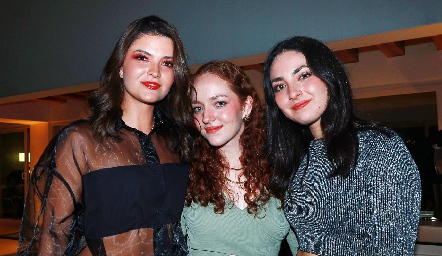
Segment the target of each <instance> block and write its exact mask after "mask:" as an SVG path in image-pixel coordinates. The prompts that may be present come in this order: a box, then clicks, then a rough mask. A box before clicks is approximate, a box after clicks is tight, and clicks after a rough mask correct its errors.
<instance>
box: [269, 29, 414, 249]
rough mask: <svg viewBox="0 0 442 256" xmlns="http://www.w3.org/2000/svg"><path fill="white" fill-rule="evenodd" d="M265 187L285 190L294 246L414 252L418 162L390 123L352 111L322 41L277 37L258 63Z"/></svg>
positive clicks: (344, 82)
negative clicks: (267, 167) (268, 172)
mask: <svg viewBox="0 0 442 256" xmlns="http://www.w3.org/2000/svg"><path fill="white" fill-rule="evenodd" d="M264 91H265V99H266V103H267V125H268V143H267V144H268V151H269V158H270V159H271V165H272V168H273V169H274V170H275V173H274V175H273V177H272V180H271V185H272V186H271V188H272V189H273V191H275V193H276V195H278V196H283V195H285V203H284V211H285V215H286V217H287V219H288V221H289V222H290V224H291V226H292V227H293V228H294V230H295V232H296V235H297V236H298V241H299V250H300V251H299V253H298V255H413V254H414V244H415V241H416V235H417V227H418V221H419V211H420V194H421V187H420V180H419V172H418V170H417V167H416V165H415V163H414V161H413V159H412V157H411V155H410V153H409V152H408V150H407V148H406V146H405V144H404V143H403V141H402V139H401V138H400V137H399V136H398V135H397V134H396V133H395V132H393V131H392V130H390V129H388V128H385V127H381V126H378V125H376V124H375V123H373V122H371V121H365V120H362V119H360V118H358V116H357V113H356V110H355V107H354V104H353V97H352V91H351V86H350V82H349V80H348V78H347V74H346V71H345V69H344V66H343V65H342V64H341V62H340V61H339V60H338V59H337V58H336V56H335V55H334V53H333V51H331V50H330V49H329V48H328V47H327V46H326V45H324V44H323V43H322V42H320V41H318V40H316V39H312V38H308V37H302V36H296V37H292V38H289V39H286V40H284V41H281V42H279V43H278V44H277V45H276V46H274V47H273V49H272V50H271V51H270V53H269V55H268V57H267V59H266V62H265V67H264Z"/></svg>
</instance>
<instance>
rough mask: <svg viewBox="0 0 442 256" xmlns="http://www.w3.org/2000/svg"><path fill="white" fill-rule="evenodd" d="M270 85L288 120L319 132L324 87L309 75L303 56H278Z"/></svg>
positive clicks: (325, 99) (292, 53) (324, 103)
mask: <svg viewBox="0 0 442 256" xmlns="http://www.w3.org/2000/svg"><path fill="white" fill-rule="evenodd" d="M270 81H271V82H272V88H273V92H274V96H275V101H276V104H277V105H278V107H279V109H281V111H282V113H284V115H285V116H286V117H287V118H289V119H290V120H292V121H294V122H297V123H299V124H302V125H307V126H309V128H310V130H319V131H322V129H321V126H320V125H321V116H322V114H323V113H324V111H325V109H326V108H327V104H328V89H327V85H326V84H325V83H324V82H323V81H322V80H321V79H319V78H318V77H317V76H315V75H314V74H313V73H312V72H311V70H310V68H309V67H308V66H307V63H306V60H305V57H304V55H303V54H302V53H300V52H296V51H286V52H283V53H281V54H280V55H278V56H277V57H276V58H275V60H274V61H273V64H272V66H271V67H270Z"/></svg>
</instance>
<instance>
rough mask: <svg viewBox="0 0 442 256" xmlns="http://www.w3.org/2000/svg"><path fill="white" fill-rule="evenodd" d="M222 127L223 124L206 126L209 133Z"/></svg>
mask: <svg viewBox="0 0 442 256" xmlns="http://www.w3.org/2000/svg"><path fill="white" fill-rule="evenodd" d="M221 128H222V126H212V127H207V128H205V130H206V132H207V133H214V132H217V131H219V130H220V129H221Z"/></svg>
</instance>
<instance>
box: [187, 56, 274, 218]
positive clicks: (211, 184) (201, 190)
mask: <svg viewBox="0 0 442 256" xmlns="http://www.w3.org/2000/svg"><path fill="white" fill-rule="evenodd" d="M203 74H213V75H215V76H217V77H219V78H221V79H223V80H224V81H226V82H227V83H228V84H229V85H230V89H231V90H232V91H233V92H234V93H235V94H236V95H237V96H238V98H239V101H240V103H242V104H244V103H245V101H246V99H247V96H249V95H250V96H251V97H252V98H253V103H252V111H251V113H250V120H249V121H247V122H245V123H244V131H243V133H242V134H241V136H240V139H239V142H240V145H241V156H240V158H239V159H240V161H241V165H242V167H243V175H244V177H245V178H246V182H245V184H244V189H245V192H246V193H245V196H244V197H245V201H246V203H247V204H248V209H247V211H248V212H249V213H250V214H258V213H259V209H261V207H262V206H264V205H265V204H266V203H267V201H268V200H269V198H270V193H269V190H268V185H269V182H270V177H271V170H270V168H269V165H268V164H267V160H266V156H265V154H264V145H265V138H266V132H265V120H264V111H263V109H262V108H261V104H260V101H259V98H258V94H257V92H256V90H255V88H254V87H253V85H252V83H251V82H250V80H249V78H248V76H247V75H246V74H245V73H244V71H243V70H242V69H241V68H239V67H237V66H236V65H234V64H232V63H230V62H227V61H213V62H209V63H206V64H204V65H203V66H201V67H200V68H199V69H198V71H197V72H196V73H195V75H194V76H193V81H194V80H195V79H196V78H197V77H199V76H201V75H203ZM197 128H199V127H197ZM195 147H196V154H195V157H194V161H193V162H192V167H191V172H190V181H189V185H188V189H187V196H186V205H187V206H190V205H191V203H192V202H195V203H199V204H200V205H202V206H207V205H208V204H209V203H212V204H213V205H214V211H215V213H223V212H224V208H225V204H226V202H225V200H224V197H223V189H224V188H225V185H226V178H225V172H226V171H227V170H229V164H228V162H227V160H226V159H225V157H224V155H223V154H222V153H221V151H220V149H219V148H218V147H213V146H211V145H210V144H209V143H208V141H207V140H206V139H204V138H203V137H202V136H199V137H198V138H197V139H196V142H195Z"/></svg>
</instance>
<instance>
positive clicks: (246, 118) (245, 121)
mask: <svg viewBox="0 0 442 256" xmlns="http://www.w3.org/2000/svg"><path fill="white" fill-rule="evenodd" d="M242 120H243V122H244V123H247V122H248V121H250V116H249V115H246V116H244V117H243V118H242Z"/></svg>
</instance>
